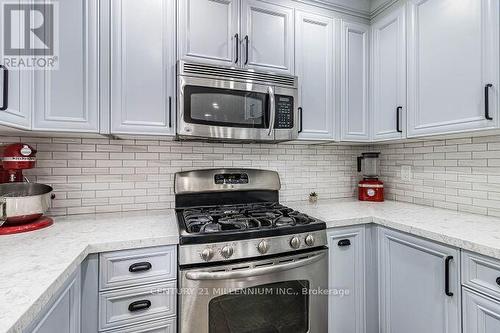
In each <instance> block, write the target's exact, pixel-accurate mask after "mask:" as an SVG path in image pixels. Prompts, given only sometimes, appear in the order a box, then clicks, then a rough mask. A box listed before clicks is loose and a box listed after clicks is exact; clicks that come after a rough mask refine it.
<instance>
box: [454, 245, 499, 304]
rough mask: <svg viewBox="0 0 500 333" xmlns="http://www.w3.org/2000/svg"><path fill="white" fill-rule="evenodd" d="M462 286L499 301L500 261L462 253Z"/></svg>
mask: <svg viewBox="0 0 500 333" xmlns="http://www.w3.org/2000/svg"><path fill="white" fill-rule="evenodd" d="M462 279H463V284H464V285H465V286H467V287H469V288H472V289H475V290H477V291H480V292H482V293H484V294H486V295H488V296H491V297H493V298H496V299H498V300H500V260H496V259H493V258H488V257H485V256H482V255H479V254H475V253H470V252H466V251H463V253H462Z"/></svg>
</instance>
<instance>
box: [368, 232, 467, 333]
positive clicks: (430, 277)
mask: <svg viewBox="0 0 500 333" xmlns="http://www.w3.org/2000/svg"><path fill="white" fill-rule="evenodd" d="M378 242H379V245H378V247H379V248H378V252H379V254H378V255H379V259H378V265H379V307H380V329H381V332H384V333H401V332H405V333H422V332H426V333H459V332H461V300H460V298H461V297H460V290H461V289H460V269H459V267H460V252H459V250H458V249H455V248H451V247H448V246H444V245H441V244H437V243H434V242H431V241H428V240H424V239H420V238H417V237H414V236H410V235H406V234H403V233H399V232H396V231H392V230H389V229H385V228H379V233H378Z"/></svg>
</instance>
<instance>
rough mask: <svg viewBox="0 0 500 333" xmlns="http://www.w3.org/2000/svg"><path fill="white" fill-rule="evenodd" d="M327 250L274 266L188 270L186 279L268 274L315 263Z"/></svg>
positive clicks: (238, 277) (212, 278)
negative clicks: (243, 268) (229, 269)
mask: <svg viewBox="0 0 500 333" xmlns="http://www.w3.org/2000/svg"><path fill="white" fill-rule="evenodd" d="M325 256H326V252H321V253H318V254H315V255H313V256H310V257H308V258H305V259H299V260H294V261H291V262H285V263H282V264H275V265H272V266H265V267H258V268H250V269H245V270H237V271H228V272H186V279H188V280H231V279H241V278H249V277H253V276H261V275H268V274H273V273H278V272H282V271H288V270H291V269H295V268H299V267H303V266H307V265H310V264H312V263H315V262H316V261H319V260H321V259H323V258H324V257H325Z"/></svg>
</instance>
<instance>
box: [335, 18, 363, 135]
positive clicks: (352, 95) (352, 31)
mask: <svg viewBox="0 0 500 333" xmlns="http://www.w3.org/2000/svg"><path fill="white" fill-rule="evenodd" d="M341 25H342V31H341V35H342V37H341V82H342V84H341V140H342V141H353V142H359V141H361V142H366V141H369V140H370V113H369V105H368V79H369V73H368V66H369V31H370V26H368V25H366V24H362V23H357V22H350V21H345V20H343V21H342V24H341Z"/></svg>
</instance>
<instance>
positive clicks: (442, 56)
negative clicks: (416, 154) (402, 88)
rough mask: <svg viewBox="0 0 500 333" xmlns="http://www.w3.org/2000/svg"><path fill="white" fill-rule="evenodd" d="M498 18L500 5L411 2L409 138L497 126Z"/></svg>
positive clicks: (463, 0) (472, 0) (475, 0)
mask: <svg viewBox="0 0 500 333" xmlns="http://www.w3.org/2000/svg"><path fill="white" fill-rule="evenodd" d="M499 16H500V9H499V0H460V1H457V0H410V1H409V2H408V137H417V136H425V135H434V134H447V133H460V132H463V131H470V130H479V129H488V128H496V127H497V126H498V124H499V119H498V118H499V111H498V100H499V99H498V96H499V93H498V92H499V79H498V76H499V61H498V59H499ZM490 85H491V86H490ZM486 95H488V98H487V97H486ZM488 111H489V115H488V114H487V113H488ZM488 118H490V119H491V120H489V119H488Z"/></svg>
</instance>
